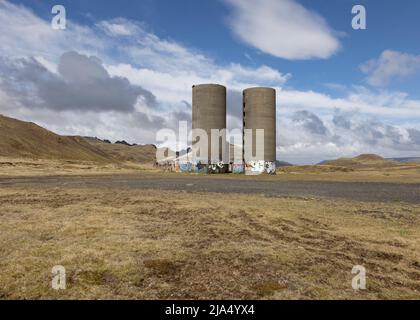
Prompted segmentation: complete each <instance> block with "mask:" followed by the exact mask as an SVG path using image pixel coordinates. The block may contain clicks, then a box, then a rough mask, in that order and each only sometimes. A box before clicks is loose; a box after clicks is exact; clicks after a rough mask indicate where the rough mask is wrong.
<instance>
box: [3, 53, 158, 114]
mask: <svg viewBox="0 0 420 320" xmlns="http://www.w3.org/2000/svg"><path fill="white" fill-rule="evenodd" d="M0 74H1V75H2V78H3V79H5V84H4V85H7V86H8V87H9V88H13V89H14V90H15V92H16V93H19V94H16V99H20V100H21V101H25V102H26V103H27V104H28V105H29V103H30V102H29V101H30V100H31V99H32V98H31V97H32V96H33V95H36V96H37V97H38V99H37V100H38V103H37V104H36V105H37V106H39V107H45V108H49V109H54V110H84V111H91V110H95V111H101V110H102V111H103V110H114V111H133V110H134V107H135V104H136V102H137V100H138V99H140V98H142V99H143V100H144V102H145V103H146V104H147V105H149V106H153V105H155V104H156V98H155V96H154V95H153V94H152V93H151V92H149V91H147V90H144V89H143V88H141V87H140V86H135V85H132V84H131V83H130V82H129V81H128V80H127V79H126V78H122V77H110V76H109V74H108V72H107V71H106V70H105V68H104V67H103V66H102V63H101V61H100V60H99V59H98V58H96V57H88V56H85V55H81V54H79V53H77V52H74V51H72V52H66V53H64V54H63V55H62V56H61V58H60V62H59V64H58V74H54V73H51V72H50V71H48V70H47V69H46V68H45V67H44V66H42V65H41V64H40V63H39V62H37V61H36V60H35V59H30V58H29V59H23V58H22V59H19V60H10V59H2V60H1V62H0ZM28 95H29V96H28ZM35 101H36V100H35ZM35 101H33V100H32V102H31V103H30V104H31V105H32V106H34V102H35Z"/></svg>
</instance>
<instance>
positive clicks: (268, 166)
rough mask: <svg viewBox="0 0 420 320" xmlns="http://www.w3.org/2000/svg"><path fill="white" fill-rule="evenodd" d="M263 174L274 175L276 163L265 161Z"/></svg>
mask: <svg viewBox="0 0 420 320" xmlns="http://www.w3.org/2000/svg"><path fill="white" fill-rule="evenodd" d="M265 173H268V174H276V163H275V162H270V161H267V162H266V163H265Z"/></svg>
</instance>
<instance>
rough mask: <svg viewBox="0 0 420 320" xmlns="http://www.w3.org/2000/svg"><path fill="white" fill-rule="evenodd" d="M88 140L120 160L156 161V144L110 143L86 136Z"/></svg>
mask: <svg viewBox="0 0 420 320" xmlns="http://www.w3.org/2000/svg"><path fill="white" fill-rule="evenodd" d="M83 139H85V141H86V142H88V143H89V144H91V145H92V146H94V147H95V148H97V149H99V150H101V151H102V152H104V153H106V154H107V155H109V156H110V157H112V158H113V159H116V160H119V161H130V162H135V163H154V162H155V159H156V147H155V146H154V145H151V144H148V145H129V144H127V143H114V144H113V143H109V142H106V141H103V140H100V139H97V138H92V137H84V138H83Z"/></svg>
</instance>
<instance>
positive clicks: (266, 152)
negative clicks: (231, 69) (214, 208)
mask: <svg viewBox="0 0 420 320" xmlns="http://www.w3.org/2000/svg"><path fill="white" fill-rule="evenodd" d="M243 129H244V134H243V137H244V148H243V150H244V151H243V154H244V163H245V173H246V174H260V173H263V172H267V173H270V174H275V172H276V90H275V89H272V88H249V89H246V90H244V91H243ZM258 129H263V130H264V132H263V133H262V131H261V130H258ZM258 136H259V137H261V136H263V138H264V141H263V142H262V143H259V140H258ZM247 147H248V149H247V150H248V153H247V150H246V148H247ZM250 151H252V154H250ZM258 151H260V152H258ZM258 153H259V154H258Z"/></svg>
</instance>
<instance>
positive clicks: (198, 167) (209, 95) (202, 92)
mask: <svg viewBox="0 0 420 320" xmlns="http://www.w3.org/2000/svg"><path fill="white" fill-rule="evenodd" d="M192 129H193V145H192V150H193V155H194V156H196V159H195V160H194V161H193V162H194V163H193V166H194V171H198V172H225V171H226V170H227V163H228V160H226V155H227V156H228V153H229V152H228V151H227V152H223V151H224V148H226V133H225V132H221V136H220V137H219V139H217V138H215V137H214V138H213V139H212V132H211V131H212V129H217V130H223V129H224V130H226V87H224V86H221V85H218V84H200V85H194V86H193V87H192ZM197 129H201V130H203V131H204V132H206V133H207V136H208V144H207V155H206V154H204V153H205V152H204V153H203V152H201V153H200V152H199V151H198V149H199V148H200V146H201V147H202V146H203V144H200V141H199V140H200V139H197V138H196V139H195V138H194V135H195V130H197ZM217 143H218V148H217ZM212 150H213V152H212Z"/></svg>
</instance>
